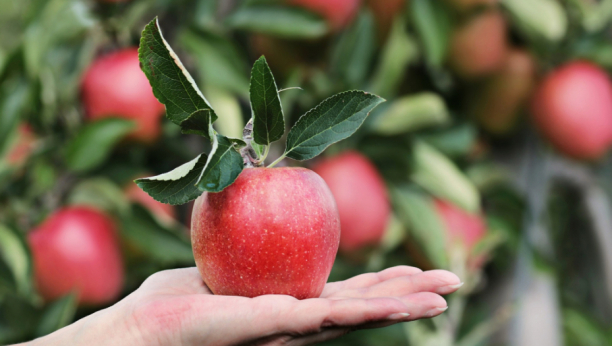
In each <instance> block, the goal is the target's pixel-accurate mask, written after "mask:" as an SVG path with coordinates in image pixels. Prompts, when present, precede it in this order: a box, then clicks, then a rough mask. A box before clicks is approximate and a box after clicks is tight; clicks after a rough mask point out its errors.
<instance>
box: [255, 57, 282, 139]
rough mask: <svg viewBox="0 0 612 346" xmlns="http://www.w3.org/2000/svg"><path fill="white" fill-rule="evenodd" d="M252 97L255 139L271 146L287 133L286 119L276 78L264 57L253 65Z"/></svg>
mask: <svg viewBox="0 0 612 346" xmlns="http://www.w3.org/2000/svg"><path fill="white" fill-rule="evenodd" d="M250 95H251V109H252V111H253V139H254V141H255V143H257V144H261V145H270V143H272V142H274V141H277V140H279V139H280V138H281V137H282V136H283V134H284V133H285V119H284V116H283V107H282V106H281V101H280V97H279V95H278V88H277V87H276V82H275V81H274V76H273V75H272V71H271V70H270V67H269V66H268V62H267V61H266V58H265V57H263V56H262V57H261V58H259V59H257V61H255V64H254V65H253V70H252V71H251V88H250Z"/></svg>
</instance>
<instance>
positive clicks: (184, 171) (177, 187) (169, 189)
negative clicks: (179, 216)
mask: <svg viewBox="0 0 612 346" xmlns="http://www.w3.org/2000/svg"><path fill="white" fill-rule="evenodd" d="M207 160H208V156H207V155H206V154H200V155H198V157H196V158H195V159H193V160H191V161H189V162H187V163H185V164H183V165H181V166H179V167H177V168H175V169H174V170H172V171H170V172H168V173H164V174H160V175H157V176H154V177H149V178H142V179H137V180H136V185H138V187H140V188H141V189H143V190H144V191H145V192H146V193H148V194H149V195H151V197H153V199H155V200H156V201H159V202H162V203H166V204H172V205H178V204H185V203H187V202H189V201H192V200H194V199H196V198H198V196H200V195H201V194H202V191H201V190H200V189H198V187H197V186H196V182H197V181H198V178H199V177H200V175H201V174H202V171H203V170H204V167H205V166H206V161H207Z"/></svg>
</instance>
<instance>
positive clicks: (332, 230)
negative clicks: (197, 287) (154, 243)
mask: <svg viewBox="0 0 612 346" xmlns="http://www.w3.org/2000/svg"><path fill="white" fill-rule="evenodd" d="M192 215H193V216H192V222H191V242H192V246H193V254H194V257H195V261H196V264H197V266H198V269H199V271H200V274H201V275H202V279H203V280H204V282H205V283H206V285H207V286H208V287H209V288H210V289H211V290H212V292H213V293H215V294H221V295H239V296H245V297H255V296H259V295H264V294H287V295H291V296H293V297H296V298H298V299H305V298H314V297H319V296H320V295H321V292H322V290H323V287H324V286H325V283H326V281H327V278H328V276H329V273H330V271H331V268H332V265H333V263H334V259H335V256H336V252H337V251H338V242H339V239H340V220H339V218H338V210H337V208H336V203H335V201H334V198H333V196H332V194H331V192H330V191H329V188H328V187H327V185H326V184H325V182H324V181H323V179H321V177H319V176H318V175H317V174H316V173H314V172H313V171H310V170H308V169H305V168H247V169H245V170H243V171H242V173H241V174H240V176H239V177H238V179H236V181H235V182H234V183H233V184H232V185H230V186H229V187H227V188H226V189H225V190H223V191H222V192H219V193H207V192H205V193H204V194H202V195H201V196H200V197H199V198H198V199H197V200H196V202H195V205H194V208H193V214H192Z"/></svg>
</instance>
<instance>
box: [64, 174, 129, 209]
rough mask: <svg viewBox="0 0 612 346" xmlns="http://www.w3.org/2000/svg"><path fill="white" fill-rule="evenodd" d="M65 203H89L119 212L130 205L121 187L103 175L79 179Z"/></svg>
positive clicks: (98, 207)
mask: <svg viewBox="0 0 612 346" xmlns="http://www.w3.org/2000/svg"><path fill="white" fill-rule="evenodd" d="M67 203H68V204H73V205H91V206H93V207H96V208H97V209H100V210H105V211H108V212H111V213H115V212H117V213H119V214H122V213H125V212H127V211H128V210H129V207H130V204H129V202H128V200H127V199H126V197H125V194H124V192H123V191H122V190H121V188H119V186H117V185H116V184H115V183H114V182H112V181H111V180H109V179H107V178H103V177H98V178H90V179H87V180H84V181H81V182H80V183H79V184H78V185H76V186H75V187H74V188H73V189H72V191H71V192H70V195H69V196H68V200H67Z"/></svg>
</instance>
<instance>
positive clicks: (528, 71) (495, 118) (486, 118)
mask: <svg viewBox="0 0 612 346" xmlns="http://www.w3.org/2000/svg"><path fill="white" fill-rule="evenodd" d="M535 75H536V64H535V60H534V59H533V57H532V56H531V54H529V53H528V52H526V51H524V50H520V49H512V50H510V51H509V52H508V55H507V56H506V59H505V62H504V65H503V66H502V68H501V70H499V71H498V72H496V73H495V74H493V75H492V76H491V77H490V78H489V79H488V80H486V81H485V82H484V83H483V85H481V86H480V87H479V88H478V91H477V93H476V95H475V97H473V99H472V100H471V113H472V114H473V115H474V116H475V117H476V119H477V120H478V122H479V124H480V126H481V127H482V128H484V129H485V130H486V131H487V132H488V133H490V134H493V135H496V136H504V135H507V134H509V133H511V132H512V130H513V129H514V128H515V127H516V124H517V123H518V119H519V115H520V111H521V109H522V107H523V106H524V105H525V104H526V103H527V101H528V100H529V97H530V96H531V92H532V91H533V89H534V88H535V84H536V79H535Z"/></svg>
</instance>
